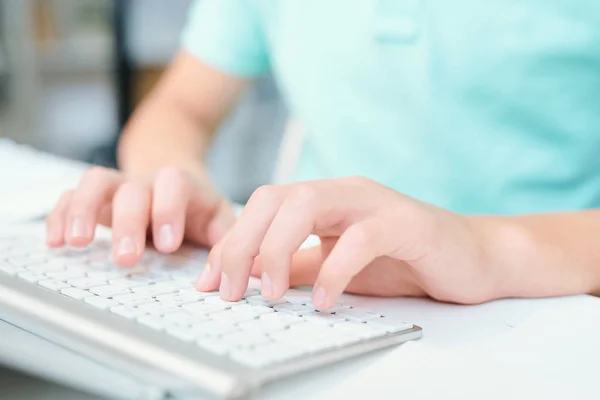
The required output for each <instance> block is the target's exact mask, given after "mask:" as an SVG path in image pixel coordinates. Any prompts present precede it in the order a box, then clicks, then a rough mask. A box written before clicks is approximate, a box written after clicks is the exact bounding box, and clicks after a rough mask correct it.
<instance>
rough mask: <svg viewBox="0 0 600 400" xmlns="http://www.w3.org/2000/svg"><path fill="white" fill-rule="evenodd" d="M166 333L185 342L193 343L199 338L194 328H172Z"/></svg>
mask: <svg viewBox="0 0 600 400" xmlns="http://www.w3.org/2000/svg"><path fill="white" fill-rule="evenodd" d="M166 331H167V333H168V334H169V335H171V336H173V337H175V338H177V339H179V340H183V341H184V342H193V341H194V340H195V339H196V336H197V333H196V332H195V331H194V330H193V329H192V328H189V327H186V326H170V327H169V328H167V330H166Z"/></svg>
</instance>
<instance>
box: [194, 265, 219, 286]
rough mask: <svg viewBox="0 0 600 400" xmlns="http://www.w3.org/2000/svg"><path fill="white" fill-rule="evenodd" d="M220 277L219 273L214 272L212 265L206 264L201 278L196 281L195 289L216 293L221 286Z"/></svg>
mask: <svg viewBox="0 0 600 400" xmlns="http://www.w3.org/2000/svg"><path fill="white" fill-rule="evenodd" d="M219 278H220V276H219V274H218V272H217V271H215V270H214V268H213V267H212V265H211V264H210V263H206V264H205V265H204V268H203V269H202V272H201V273H200V276H198V279H197V280H196V284H195V287H196V289H198V290H199V291H200V292H214V291H215V290H217V288H218V287H219V285H220V283H221V282H220V279H219Z"/></svg>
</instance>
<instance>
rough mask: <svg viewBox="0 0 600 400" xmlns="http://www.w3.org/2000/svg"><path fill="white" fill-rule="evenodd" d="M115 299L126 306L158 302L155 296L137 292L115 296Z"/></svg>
mask: <svg viewBox="0 0 600 400" xmlns="http://www.w3.org/2000/svg"><path fill="white" fill-rule="evenodd" d="M114 299H115V300H117V301H118V302H119V303H121V304H123V305H126V306H139V305H141V304H147V303H156V300H155V299H154V297H149V296H142V295H139V294H137V293H132V294H124V295H120V296H115V297H114Z"/></svg>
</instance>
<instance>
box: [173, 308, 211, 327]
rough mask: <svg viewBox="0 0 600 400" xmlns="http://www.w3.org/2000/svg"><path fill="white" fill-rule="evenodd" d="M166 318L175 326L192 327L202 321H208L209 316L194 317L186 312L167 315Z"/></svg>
mask: <svg viewBox="0 0 600 400" xmlns="http://www.w3.org/2000/svg"><path fill="white" fill-rule="evenodd" d="M164 318H165V319H166V320H168V321H169V322H170V323H172V324H174V325H182V326H188V325H189V326H191V325H194V324H197V323H199V322H201V321H208V320H209V318H208V316H202V315H200V316H199V315H192V314H190V313H187V312H185V311H178V312H175V313H169V314H165V315H164Z"/></svg>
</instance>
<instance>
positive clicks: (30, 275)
mask: <svg viewBox="0 0 600 400" xmlns="http://www.w3.org/2000/svg"><path fill="white" fill-rule="evenodd" d="M17 276H18V277H19V278H21V279H24V280H26V281H27V282H30V283H38V282H39V281H43V280H46V279H48V277H47V276H46V275H45V274H43V273H37V272H30V271H26V272H19V273H18V274H17Z"/></svg>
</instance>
